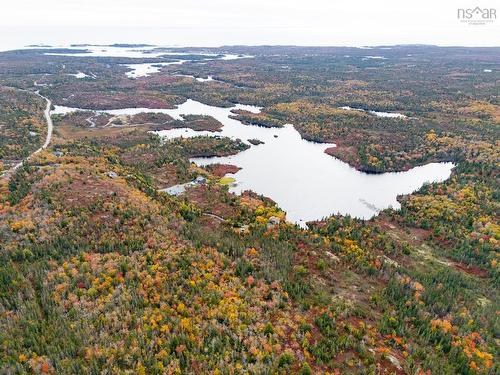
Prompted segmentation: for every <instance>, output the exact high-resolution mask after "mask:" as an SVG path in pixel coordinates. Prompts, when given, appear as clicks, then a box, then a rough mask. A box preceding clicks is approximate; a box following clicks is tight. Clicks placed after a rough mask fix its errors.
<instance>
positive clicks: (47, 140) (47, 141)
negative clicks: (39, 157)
mask: <svg viewBox="0 0 500 375" xmlns="http://www.w3.org/2000/svg"><path fill="white" fill-rule="evenodd" d="M35 94H36V95H38V96H39V97H41V98H43V99H45V100H46V101H47V106H46V107H45V111H44V112H43V114H44V116H45V120H46V121H47V136H46V137H45V142H44V143H43V145H42V146H41V147H40V148H39V149H38V150H35V151H33V153H31V154H30V155H29V156H28V157H27V158H25V159H24V160H22V161H20V162H19V163H17V164H16V165H14V166H13V167H12V168H11V169H10V170H8V171H7V172H6V173H4V175H6V174H10V173H12V172H15V171H16V170H17V169H18V168H19V167H21V165H23V163H24V162H26V161H28V160H29V159H30V158H32V157H33V155H36V154H38V153H39V152H40V151H42V150H44V149H46V148H47V147H49V144H50V141H51V140H52V130H53V128H54V124H53V123H52V118H51V117H50V107H51V106H52V102H51V101H50V99H49V98H46V97H45V96H43V95H41V94H40V93H39V92H35Z"/></svg>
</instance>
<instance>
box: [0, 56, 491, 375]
mask: <svg viewBox="0 0 500 375" xmlns="http://www.w3.org/2000/svg"><path fill="white" fill-rule="evenodd" d="M82 48H84V46H82ZM44 51H45V50H41V49H36V48H35V49H25V50H20V51H11V52H2V53H0V161H1V164H0V172H5V173H4V175H3V176H2V178H0V372H1V373H5V374H24V373H33V374H75V373H89V374H98V373H113V374H114V373H117V374H198V373H213V374H261V373H262V374H289V373H294V374H295V373H296V374H316V373H318V374H419V375H423V374H426V375H427V374H470V375H472V374H497V373H499V372H500V365H499V363H500V362H499V350H498V340H499V328H500V327H499V311H500V310H499V307H500V305H499V303H500V300H499V298H498V295H499V293H498V282H499V276H500V274H499V267H500V266H499V262H500V259H499V258H500V252H499V241H500V226H499V224H498V212H499V203H498V202H499V196H500V192H499V185H498V181H499V172H498V171H499V168H498V167H499V162H500V147H499V146H500V138H499V135H500V99H499V86H500V85H499V82H500V71H499V70H498V58H499V56H500V49H498V48H459V47H449V48H445V47H433V46H393V47H391V48H388V47H380V48H377V47H374V49H372V50H370V51H368V52H367V51H366V50H362V49H356V48H347V47H345V48H344V47H336V48H333V47H331V48H330V47H328V48H327V47H324V48H323V47H224V48H219V49H199V48H190V49H187V48H180V49H175V50H174V51H171V50H169V52H171V53H172V52H177V53H179V54H180V55H178V56H176V55H174V54H169V55H165V57H164V58H154V59H131V58H121V57H120V58H118V57H74V56H61V55H47V54H45V53H44ZM51 51H54V52H65V51H67V50H65V49H52V50H51ZM184 53H189V55H185V54H184ZM207 53H212V54H215V56H219V55H223V54H224V53H232V54H245V55H251V56H253V57H252V58H247V59H245V58H241V59H235V60H221V59H217V58H212V59H210V60H209V59H208V58H207V57H206V54H207ZM379 54H380V55H383V56H385V58H384V59H371V58H367V57H366V56H378V55H379ZM186 56H188V58H189V60H190V61H189V62H186V63H184V64H179V65H165V66H163V67H162V68H161V70H160V71H159V72H158V73H156V74H152V75H150V76H147V77H142V78H137V79H130V78H127V76H126V75H125V73H126V72H127V68H126V67H125V66H124V64H131V63H134V64H135V63H140V62H145V61H147V62H151V61H152V62H165V61H172V60H175V59H176V58H179V59H188V58H187V57H186ZM200 62H202V64H200ZM485 70H491V72H485ZM77 71H82V72H85V73H92V74H93V75H94V76H95V77H91V76H89V77H85V78H76V77H74V76H72V75H70V74H69V73H75V72H77ZM186 75H192V76H194V77H207V76H209V75H210V76H213V78H214V80H212V81H209V82H201V81H197V80H196V79H193V78H191V77H186ZM36 90H39V92H40V94H42V95H44V96H46V97H47V98H50V99H51V100H52V101H53V104H54V105H58V106H61V105H64V106H69V107H77V108H82V109H84V110H82V111H78V112H72V113H69V114H65V115H63V114H58V115H53V120H54V135H53V139H52V141H51V144H50V146H49V148H48V149H46V150H43V151H42V152H40V153H38V154H36V155H34V156H33V157H32V158H30V159H29V160H28V161H27V162H25V163H24V164H23V165H22V166H21V167H20V168H18V169H17V170H15V171H14V170H11V169H10V168H11V166H12V165H14V164H15V163H17V162H19V161H22V160H23V159H25V158H26V157H27V156H28V155H29V154H30V153H31V152H32V151H33V150H35V149H37V148H38V147H40V145H41V144H42V143H43V140H44V138H45V132H46V124H45V120H44V117H43V110H44V109H45V102H44V101H43V99H41V98H40V97H39V96H37V95H35V94H34V91H36ZM188 98H191V99H193V100H198V101H201V102H202V103H206V104H211V105H217V106H222V107H231V106H232V105H233V104H234V103H243V104H250V105H255V106H260V107H262V111H261V112H260V113H257V114H255V113H250V112H246V111H234V113H233V115H232V116H233V117H234V118H238V119H239V120H241V121H242V122H244V123H247V124H254V125H255V126H266V127H280V126H283V125H284V124H288V123H291V124H294V126H295V127H296V129H297V130H298V131H299V133H300V134H301V136H302V137H303V138H305V139H307V140H312V141H315V142H333V143H335V144H336V145H337V147H335V148H331V149H328V150H327V152H328V154H330V155H331V157H336V158H339V159H341V160H343V161H345V162H347V163H349V164H350V165H351V166H353V167H354V168H356V169H358V170H362V171H366V172H370V173H382V172H388V171H403V170H408V169H409V168H411V167H413V166H417V165H423V164H425V163H428V162H431V161H435V162H440V161H451V162H453V163H455V168H454V169H453V172H452V175H451V177H450V178H449V179H448V180H446V181H444V182H442V183H432V184H426V185H424V186H423V187H422V188H421V189H420V190H418V191H417V192H415V193H413V194H411V195H405V196H400V197H399V198H398V199H399V201H400V203H401V209H400V210H395V209H386V210H383V211H382V212H380V213H379V214H378V215H376V216H374V217H373V218H372V219H369V220H361V219H357V218H354V217H349V216H341V215H332V216H331V217H326V218H323V219H321V220H318V221H314V222H310V223H308V227H307V228H302V227H300V226H298V225H295V224H292V223H290V222H288V221H287V220H286V212H284V211H283V210H282V209H281V208H280V207H278V205H277V204H276V203H275V202H273V201H272V200H271V199H270V198H269V197H264V196H261V195H258V194H256V193H254V192H251V191H246V192H244V193H243V194H241V195H235V194H232V193H230V192H229V189H228V180H227V177H224V176H225V173H226V171H231V170H234V169H235V168H236V167H234V166H229V165H216V166H210V167H203V168H202V167H198V166H196V165H195V164H194V163H191V162H190V160H189V158H191V157H200V156H201V157H203V156H227V155H234V154H237V153H239V152H242V151H244V150H245V149H248V148H249V147H260V146H254V145H253V143H252V145H251V146H249V145H248V144H246V143H244V142H243V141H241V140H233V139H229V138H224V137H206V136H203V137H194V138H177V139H172V140H163V139H161V138H160V137H158V136H157V135H155V134H154V133H151V131H152V130H160V129H172V128H178V127H189V128H191V129H193V130H211V131H217V130H218V129H220V127H221V123H220V122H219V121H218V120H216V119H215V118H212V117H209V116H199V115H190V116H184V121H180V120H174V119H173V118H172V117H170V116H168V115H166V114H152V113H141V114H138V115H133V116H112V115H109V114H105V113H97V112H94V111H93V110H106V109H116V108H127V107H135V108H141V107H146V108H174V107H175V105H178V104H180V103H183V102H184V101H185V100H186V99H188ZM347 107H349V108H347ZM370 111H374V112H375V113H374V112H370ZM376 112H391V113H397V114H401V115H402V116H400V117H381V116H377V114H376ZM215 134H217V133H215ZM255 141H256V140H255ZM236 169H237V168H236ZM198 177H203V178H204V179H203V180H204V181H205V182H203V183H200V184H197V185H193V186H191V187H190V188H188V189H187V190H186V192H185V193H184V194H181V195H178V196H172V195H169V194H167V193H165V192H162V191H161V190H162V189H164V188H166V187H169V186H172V185H176V184H182V183H186V182H190V181H193V180H194V179H196V178H198Z"/></svg>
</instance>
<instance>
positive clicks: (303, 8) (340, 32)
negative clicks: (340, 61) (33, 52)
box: [0, 0, 500, 46]
mask: <svg viewBox="0 0 500 375" xmlns="http://www.w3.org/2000/svg"><path fill="white" fill-rule="evenodd" d="M477 5H479V6H481V7H487V8H497V9H498V11H499V12H498V13H500V0H492V1H482V0H478V1H476V0H440V1H436V0H432V1H430V0H419V1H411V0H383V1H382V0H379V1H375V0H365V1H361V0H300V1H299V0H174V1H170V0H64V1H63V0H43V1H42V0H13V1H4V2H3V4H2V8H1V12H0V46H1V45H6V44H16V43H26V44H28V43H52V44H54V43H68V42H70V43H79V42H95V43H111V42H149V43H158V44H165V45H175V44H178V45H207V46H213V45H223V44H297V45H377V44H378V45H380V44H397V43H426V44H439V45H469V46H492V45H496V46H500V20H496V21H495V22H492V23H491V24H488V25H480V26H479V25H467V24H464V23H461V22H460V21H459V20H458V19H457V9H458V8H471V7H472V8H474V7H476V6H477ZM499 16H500V14H499ZM6 30H11V31H6Z"/></svg>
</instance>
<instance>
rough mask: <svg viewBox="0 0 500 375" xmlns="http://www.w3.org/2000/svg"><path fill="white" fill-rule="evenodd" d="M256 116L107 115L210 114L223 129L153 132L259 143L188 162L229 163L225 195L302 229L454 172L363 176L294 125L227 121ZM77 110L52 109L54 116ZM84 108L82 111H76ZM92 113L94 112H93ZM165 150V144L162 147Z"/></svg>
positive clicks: (126, 111) (226, 112)
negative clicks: (251, 194)
mask: <svg viewBox="0 0 500 375" xmlns="http://www.w3.org/2000/svg"><path fill="white" fill-rule="evenodd" d="M236 109H239V110H246V111H249V112H253V113H257V112H259V111H260V108H259V107H256V106H251V105H243V104H237V105H235V106H233V107H231V108H222V107H215V106H210V105H207V104H203V103H200V102H197V101H194V100H191V99H189V100H187V101H186V102H184V103H183V104H181V105H179V106H178V107H177V108H175V109H152V108H123V109H115V110H108V111H99V112H107V113H110V114H113V115H134V114H137V113H141V112H158V113H166V114H169V115H170V116H172V117H173V118H175V119H182V117H181V114H194V115H209V116H212V117H214V118H216V119H217V120H219V121H220V122H221V123H222V124H223V125H224V126H223V127H222V129H221V131H219V132H209V131H201V132H198V131H194V130H192V129H189V128H178V129H172V130H163V131H159V132H157V134H159V135H160V136H161V137H163V138H164V139H165V140H168V139H173V138H177V137H195V136H200V135H212V136H225V137H230V138H232V139H241V140H242V141H243V142H245V143H247V144H249V145H251V144H250V143H249V142H248V140H249V139H258V140H260V141H262V142H264V144H260V145H257V146H254V145H251V147H250V148H249V149H248V150H246V151H243V152H240V153H239V154H237V155H232V156H228V157H214V158H193V159H191V160H192V161H193V162H194V163H196V164H197V165H199V166H205V165H208V164H214V163H223V164H233V165H236V166H238V167H240V168H242V169H241V170H240V171H238V172H237V173H235V174H234V175H231V176H233V177H234V178H235V179H236V185H234V186H231V187H230V191H231V192H234V193H236V194H240V193H241V192H243V191H245V190H253V191H255V192H256V193H259V194H263V195H265V196H267V197H269V198H271V199H273V200H274V201H275V202H276V203H277V204H278V205H279V206H280V207H281V208H282V209H284V210H285V211H286V212H287V218H288V220H290V221H292V222H294V223H297V224H299V225H301V226H304V225H305V223H306V222H307V221H310V220H317V219H321V218H323V217H326V216H329V215H331V214H335V213H340V214H344V215H351V216H355V217H359V218H363V219H369V218H371V217H372V216H374V215H376V214H377V213H378V212H379V210H382V209H385V208H388V207H393V208H395V209H397V208H399V207H400V205H399V203H398V201H397V199H396V198H397V196H398V195H400V194H409V193H412V192H414V191H416V190H418V189H419V188H421V187H422V185H423V184H424V183H426V182H440V181H444V180H446V179H447V178H448V177H449V176H450V174H451V170H452V168H453V164H452V163H430V164H427V165H423V166H420V167H415V168H413V169H410V170H409V171H406V172H398V173H383V174H367V173H363V172H360V171H357V170H356V169H354V168H352V167H350V166H349V165H348V164H346V163H344V162H342V161H340V160H338V159H336V158H334V157H332V156H329V155H327V154H325V152H324V151H325V149H326V148H327V147H333V146H335V145H333V144H329V143H315V142H309V141H306V140H304V139H302V137H301V136H300V134H299V133H298V132H297V131H296V130H295V128H294V127H293V125H285V126H284V127H282V128H265V127H259V126H254V125H245V124H243V123H241V122H240V121H238V120H236V119H232V118H230V116H231V115H233V114H232V113H231V111H232V110H236ZM76 110H79V109H77V108H69V107H62V106H56V109H55V111H53V113H55V114H64V113H69V112H73V111H76ZM81 110H83V109H81ZM94 112H96V111H94ZM167 147H168V146H167Z"/></svg>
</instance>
